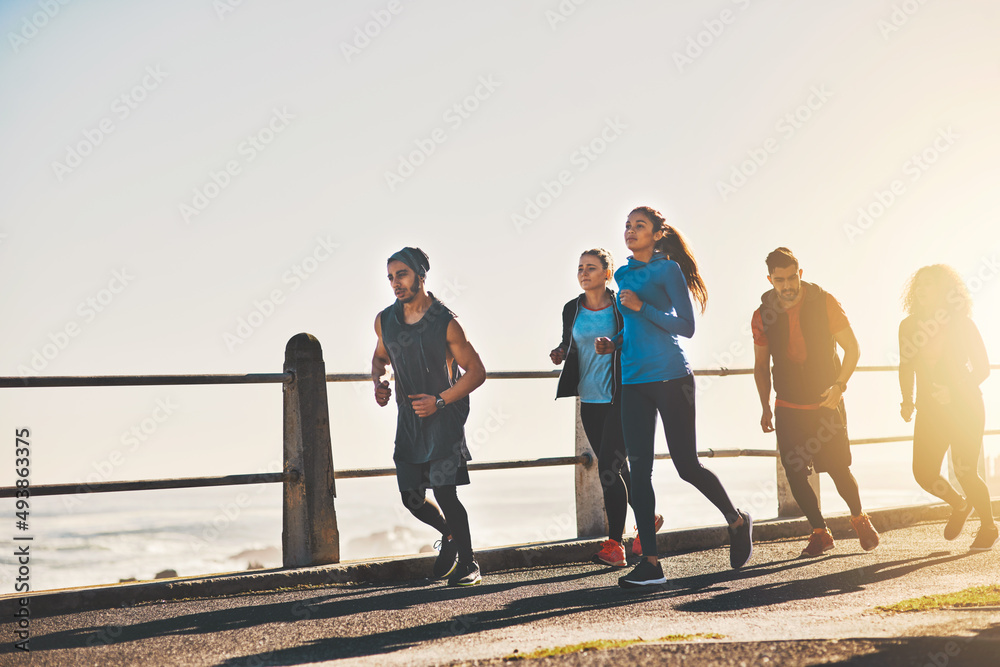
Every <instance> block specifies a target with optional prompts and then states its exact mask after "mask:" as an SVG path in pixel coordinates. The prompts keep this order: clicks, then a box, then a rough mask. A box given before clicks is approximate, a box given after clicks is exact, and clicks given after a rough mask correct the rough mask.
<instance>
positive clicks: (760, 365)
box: [753, 345, 774, 433]
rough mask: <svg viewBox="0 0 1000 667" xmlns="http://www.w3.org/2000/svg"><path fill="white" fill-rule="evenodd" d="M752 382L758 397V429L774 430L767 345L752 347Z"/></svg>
mask: <svg viewBox="0 0 1000 667" xmlns="http://www.w3.org/2000/svg"><path fill="white" fill-rule="evenodd" d="M753 380H754V383H755V384H756V385H757V395H758V396H759V397H760V408H761V415H760V427H761V429H762V430H763V431H764V433H770V432H771V431H773V430H774V423H773V419H774V414H773V413H772V412H771V348H770V347H768V346H767V345H754V346H753Z"/></svg>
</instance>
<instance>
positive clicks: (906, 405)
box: [899, 401, 913, 422]
mask: <svg viewBox="0 0 1000 667" xmlns="http://www.w3.org/2000/svg"><path fill="white" fill-rule="evenodd" d="M899 416H900V417H902V418H903V421H904V422H909V421H910V420H911V419H913V402H912V401H903V402H902V403H900V404H899Z"/></svg>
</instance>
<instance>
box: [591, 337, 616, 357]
mask: <svg viewBox="0 0 1000 667" xmlns="http://www.w3.org/2000/svg"><path fill="white" fill-rule="evenodd" d="M594 351H595V352H597V354H611V353H612V352H614V351H615V344H614V342H613V341H612V340H611V339H610V338H608V337H607V336H601V337H600V338H595V339H594Z"/></svg>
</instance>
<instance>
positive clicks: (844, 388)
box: [833, 382, 847, 394]
mask: <svg viewBox="0 0 1000 667" xmlns="http://www.w3.org/2000/svg"><path fill="white" fill-rule="evenodd" d="M833 384H835V385H837V387H839V388H840V393H841V394H843V393H844V392H845V391H847V383H846V382H834V383H833Z"/></svg>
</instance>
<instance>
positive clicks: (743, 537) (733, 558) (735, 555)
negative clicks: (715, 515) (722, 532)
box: [726, 510, 753, 570]
mask: <svg viewBox="0 0 1000 667" xmlns="http://www.w3.org/2000/svg"><path fill="white" fill-rule="evenodd" d="M736 511H737V512H738V513H739V515H740V516H741V517H743V525H741V526H737V527H736V528H730V527H729V526H726V528H727V529H728V530H729V564H730V565H731V566H732V568H733V569H734V570H738V569H740V568H741V567H743V566H744V565H746V564H747V562H749V560H750V556H752V555H753V519H751V518H750V515H749V514H747V513H746V512H743V511H740V510H736Z"/></svg>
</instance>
